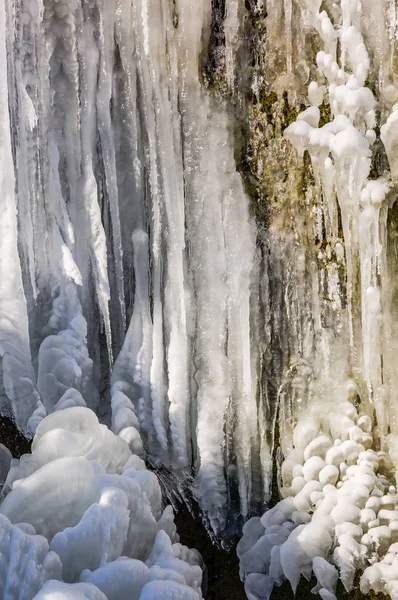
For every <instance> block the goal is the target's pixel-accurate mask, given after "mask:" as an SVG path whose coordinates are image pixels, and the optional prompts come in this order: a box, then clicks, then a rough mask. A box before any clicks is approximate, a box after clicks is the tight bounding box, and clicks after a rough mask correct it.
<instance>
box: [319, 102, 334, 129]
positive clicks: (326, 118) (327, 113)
mask: <svg viewBox="0 0 398 600" xmlns="http://www.w3.org/2000/svg"><path fill="white" fill-rule="evenodd" d="M319 112H320V113H321V117H320V119H319V127H323V126H324V125H326V123H330V121H331V120H332V111H331V108H330V104H327V103H326V102H322V104H321V105H320V106H319Z"/></svg>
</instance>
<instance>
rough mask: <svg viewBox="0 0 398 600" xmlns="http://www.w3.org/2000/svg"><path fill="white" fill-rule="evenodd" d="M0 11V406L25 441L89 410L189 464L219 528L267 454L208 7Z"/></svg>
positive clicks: (247, 248)
mask: <svg viewBox="0 0 398 600" xmlns="http://www.w3.org/2000/svg"><path fill="white" fill-rule="evenodd" d="M0 4H1V6H0V34H1V40H2V41H1V46H0V55H1V56H0V61H1V63H0V64H1V67H2V73H4V74H5V73H8V77H4V78H3V85H2V87H1V96H0V105H1V107H2V120H1V132H0V133H1V140H0V147H1V150H0V151H1V152H2V161H1V164H2V170H1V181H2V190H3V199H2V203H1V207H2V208H1V210H2V218H1V227H2V230H1V231H0V238H1V242H0V244H1V245H2V246H1V248H0V260H1V264H0V268H1V280H2V282H3V283H2V285H1V289H0V303H1V311H2V313H1V344H0V346H1V347H0V353H1V373H2V377H1V409H2V412H3V413H4V412H8V413H12V414H13V415H14V417H15V419H16V421H17V424H18V426H19V427H20V428H22V429H23V430H25V431H27V432H30V433H34V431H35V427H36V426H37V424H38V423H39V422H40V420H41V419H43V417H44V416H45V415H46V414H50V413H51V412H52V411H53V410H54V409H55V410H58V409H59V408H63V407H66V406H77V405H80V406H84V405H86V406H88V407H89V408H91V409H93V410H97V409H98V410H100V411H102V414H104V418H105V419H106V420H107V422H108V423H109V424H110V425H111V426H112V428H113V431H115V432H116V433H117V434H118V435H120V436H121V437H122V438H123V439H125V440H127V441H128V443H129V445H130V447H131V448H132V449H133V451H134V452H139V453H141V454H142V453H143V448H144V447H145V450H146V452H147V453H148V455H150V459H151V461H152V463H154V464H158V465H161V464H162V465H164V466H165V467H166V468H168V469H170V468H172V469H173V471H174V472H175V475H176V481H177V479H178V480H179V481H180V482H181V487H184V486H185V485H187V484H189V483H190V482H191V480H192V471H194V475H195V485H194V486H193V491H194V493H195V495H196V497H197V499H198V501H199V503H200V504H201V507H202V510H203V513H204V515H205V517H206V519H207V521H208V524H209V525H210V526H211V527H212V528H213V529H214V531H216V532H217V533H221V532H222V531H224V530H225V528H226V526H227V519H228V506H229V497H228V494H229V488H230V487H231V486H234V487H237V488H238V490H239V491H238V494H239V498H240V501H239V503H238V505H237V506H236V508H235V511H234V513H235V515H237V514H239V513H241V514H242V515H243V516H244V517H245V516H246V515H247V514H248V511H249V509H250V504H251V501H252V499H253V498H256V500H257V501H258V500H260V499H261V498H262V497H263V494H264V491H265V490H266V489H267V485H268V484H267V482H266V479H265V478H266V477H267V474H268V465H269V452H268V453H267V451H264V452H263V453H262V456H263V460H262V461H261V465H260V472H261V469H262V476H260V477H258V476H257V473H258V472H259V470H258V468H257V466H258V465H257V458H256V457H257V456H258V454H259V452H258V451H259V448H260V445H261V440H260V435H261V427H262V426H261V425H259V424H258V423H259V419H258V404H257V393H258V389H257V371H256V368H255V365H256V361H257V360H258V351H257V349H256V348H255V347H254V346H253V345H252V344H251V335H252V332H253V329H254V328H255V319H254V317H253V313H252V306H253V302H255V298H256V296H257V294H256V285H257V284H256V278H257V270H256V249H255V228H254V224H253V221H252V219H251V217H250V215H249V200H248V198H247V196H246V194H245V193H244V190H243V184H242V181H241V177H240V175H239V174H238V173H237V169H236V164H235V160H234V135H233V121H232V119H231V118H230V116H229V114H228V111H227V110H225V106H223V104H222V103H221V102H219V101H217V99H216V98H215V97H213V95H212V94H211V93H210V92H209V91H208V90H206V87H205V86H204V85H203V84H202V81H201V77H202V76H201V62H200V61H201V55H202V51H203V49H204V48H205V47H206V46H207V44H208V41H209V37H210V23H211V15H212V2H211V0H205V1H204V2H200V3H194V2H192V1H191V0H179V2H178V3H170V2H169V1H168V0H162V1H161V2H160V3H157V2H148V1H147V0H137V1H134V2H128V1H126V0H106V1H105V0H73V1H69V0H59V1H57V2H53V1H52V0H44V1H42V0H33V1H32V0H2V1H1V2H0ZM238 25H239V15H238V13H237V12H235V13H234V12H231V14H230V19H229V31H230V37H231V44H233V41H234V43H235V44H236V43H237V38H236V36H237V33H236V32H237V30H238ZM234 31H235V34H234V33H233V32H234ZM234 36H235V37H234ZM230 52H231V53H232V55H233V52H232V45H231V46H230ZM231 60H232V57H231ZM231 64H232V63H231ZM231 68H232V67H231ZM257 283H258V282H257ZM83 317H84V318H83ZM232 381H233V382H234V385H232V383H231V382H232ZM110 400H111V406H112V414H107V415H105V412H106V407H107V406H109V401H110ZM238 416H239V418H237V417H238ZM230 440H233V441H232V443H231V442H230ZM227 467H228V469H227ZM254 473H256V475H255V477H253V474H254ZM263 477H264V478H263ZM232 517H233V515H232Z"/></svg>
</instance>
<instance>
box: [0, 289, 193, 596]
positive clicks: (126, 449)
mask: <svg viewBox="0 0 398 600" xmlns="http://www.w3.org/2000/svg"><path fill="white" fill-rule="evenodd" d="M47 327H48V329H49V330H50V331H53V333H52V334H51V333H49V334H48V335H47V336H46V338H45V340H44V342H43V343H42V344H41V346H40V351H39V357H38V388H39V390H40V397H41V400H42V402H41V401H40V404H39V406H38V408H37V409H36V411H35V412H34V414H33V416H32V417H31V418H30V420H29V428H30V429H31V430H33V429H34V430H35V431H36V433H35V437H34V440H33V444H32V453H31V454H25V455H23V456H22V457H21V459H19V460H16V459H15V460H14V459H13V460H11V454H10V452H9V451H8V450H7V449H6V448H5V447H4V446H2V445H0V485H1V488H2V489H1V498H0V501H1V503H0V544H1V548H2V553H1V557H0V596H1V598H3V599H4V600H32V599H33V598H36V600H39V599H43V600H44V599H45V598H50V597H51V598H52V597H56V598H59V599H65V600H66V599H68V600H70V599H71V598H73V599H76V600H83V599H88V600H123V599H125V600H149V599H151V600H155V599H157V600H163V599H166V598H167V599H170V598H172V599H176V600H177V599H178V600H200V599H201V598H202V592H201V584H202V560H201V558H200V555H198V553H197V552H195V551H193V550H189V549H188V548H186V547H185V546H182V545H181V544H180V543H179V537H178V534H177V531H176V527H175V524H174V515H173V510H172V508H171V506H167V507H165V508H163V506H162V492H161V489H160V486H159V482H158V480H157V477H156V475H155V474H154V473H152V472H150V471H148V470H147V469H146V467H145V463H144V461H143V459H142V457H144V451H143V447H142V443H141V437H140V434H139V432H138V430H137V429H136V428H135V427H134V424H135V425H137V427H139V425H138V423H137V420H136V419H135V420H134V419H132V418H127V415H126V413H128V412H129V411H130V413H131V415H133V410H132V409H129V408H127V407H126V406H125V408H124V410H123V409H122V406H121V402H120V401H119V404H118V406H119V408H118V411H117V414H116V416H115V419H114V423H113V425H114V429H115V430H116V431H117V433H118V435H116V433H113V432H112V431H111V430H110V429H109V428H108V427H107V426H106V425H103V424H100V423H99V421H98V418H97V416H96V415H95V413H94V412H93V411H92V410H90V408H89V407H88V406H87V404H88V402H86V401H85V399H84V398H86V399H90V398H91V400H92V401H93V399H94V400H95V397H93V395H92V366H93V365H92V361H91V360H90V358H89V356H88V351H87V346H86V333H87V325H86V322H85V319H84V317H83V315H82V312H81V307H80V303H79V301H78V298H77V293H76V287H75V285H74V284H73V283H69V284H67V285H66V286H65V288H64V289H63V291H62V293H61V294H60V295H59V296H58V297H57V298H56V299H55V301H54V306H53V311H52V314H51V317H50V320H49V323H48V324H47ZM54 332H58V333H57V334H55V333H54ZM120 393H121V392H120ZM46 413H48V416H45V415H46ZM121 413H123V415H124V416H123V423H124V425H125V426H122V425H121V422H122V415H121Z"/></svg>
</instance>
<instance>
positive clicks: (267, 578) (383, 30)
mask: <svg viewBox="0 0 398 600" xmlns="http://www.w3.org/2000/svg"><path fill="white" fill-rule="evenodd" d="M380 7H381V10H380V12H378V11H376V12H375V13H374V14H372V11H373V9H374V8H375V7H374V5H373V3H371V2H357V1H356V0H353V1H346V0H341V1H340V2H334V3H333V4H332V3H331V2H330V3H329V2H326V3H324V4H322V9H321V2H320V1H315V2H314V1H312V0H306V1H305V2H304V3H303V8H302V11H301V19H302V24H303V27H304V29H305V31H312V32H313V31H314V30H315V31H316V32H317V33H318V36H319V38H317V43H318V41H319V43H320V48H321V49H320V50H319V51H318V53H317V55H316V67H317V68H316V71H315V70H313V71H311V75H312V76H313V77H314V75H315V77H316V79H314V80H312V81H310V82H309V83H308V84H307V86H308V87H307V103H308V104H309V107H308V108H306V109H304V110H303V109H301V111H300V112H299V114H298V116H297V119H296V120H295V121H294V122H293V123H291V124H290V125H289V126H288V127H287V128H286V129H285V131H284V137H285V138H286V139H287V140H288V141H289V142H290V143H291V144H292V145H293V146H294V148H295V149H296V151H297V152H298V154H299V155H300V156H301V157H304V159H305V155H306V156H307V157H308V158H309V160H310V164H311V168H312V171H313V175H314V183H313V186H314V187H313V188H312V190H311V191H312V193H318V194H319V198H320V202H319V204H318V205H316V204H315V206H314V209H313V214H314V221H315V223H314V228H315V233H316V236H315V237H316V238H318V240H322V243H321V244H320V246H321V248H320V249H319V252H318V261H319V263H320V265H321V266H322V268H323V270H324V271H323V273H321V275H320V278H319V279H318V274H319V272H318V274H317V275H316V277H315V278H314V279H313V281H314V282H316V283H315V284H314V285H315V290H316V294H315V295H314V296H313V305H312V306H313V310H314V337H313V338H312V340H311V337H310V328H309V331H307V332H306V334H305V335H306V338H304V340H303V343H302V349H303V348H304V351H305V350H306V348H311V345H312V344H313V346H312V349H311V352H312V355H313V356H315V357H316V356H317V355H318V356H319V357H322V358H321V361H320V362H319V363H318V362H317V360H316V358H315V361H314V364H313V365H311V367H312V369H311V370H312V372H311V371H310V376H309V377H308V376H304V377H300V372H299V368H298V367H297V366H295V371H294V375H293V383H292V384H291V387H290V388H289V387H288V385H287V384H283V385H282V386H281V390H280V395H279V402H280V405H279V411H280V414H282V419H281V421H280V424H281V427H280V442H281V450H282V452H283V456H284V460H283V462H282V464H281V468H280V482H279V483H280V491H281V494H282V498H283V499H282V500H281V501H280V502H279V503H277V504H276V506H274V507H273V508H271V509H270V510H268V511H267V512H265V513H264V514H263V516H262V517H261V518H258V517H255V518H253V519H250V520H249V521H248V522H247V523H246V524H245V526H244V528H243V537H242V539H241V541H240V542H239V545H238V555H239V558H240V569H241V577H242V579H243V580H244V581H245V590H246V593H247V596H248V598H249V599H250V600H260V599H264V598H269V596H270V594H271V591H272V589H273V587H274V586H279V585H281V584H282V582H283V581H286V580H287V581H288V582H289V583H290V585H291V587H292V589H293V592H295V591H296V589H297V586H298V583H299V580H300V578H301V576H303V577H305V578H306V579H308V580H311V578H313V579H314V580H315V581H316V585H315V587H314V588H313V590H312V591H313V593H315V594H319V595H320V596H321V597H322V598H323V599H324V600H326V599H327V600H333V599H335V598H336V595H335V594H336V584H337V581H338V579H339V578H340V579H341V582H342V584H343V585H344V587H345V589H346V590H347V591H350V590H352V588H353V585H354V577H355V575H356V574H358V573H360V574H361V578H360V589H361V591H362V592H363V593H365V594H366V593H368V592H370V591H371V590H373V591H374V592H383V593H384V594H386V595H390V596H391V598H396V597H398V596H397V594H398V584H397V579H396V577H397V574H398V573H397V570H396V569H397V566H396V565H398V562H395V560H396V559H395V556H396V546H397V541H398V537H397V536H398V533H397V531H398V524H397V520H396V519H397V517H398V511H397V508H398V495H397V490H396V483H395V470H396V467H397V454H396V447H397V438H396V435H397V431H396V420H395V408H393V406H395V404H394V398H395V375H394V374H393V373H392V371H393V369H394V367H393V366H392V365H393V362H394V361H393V362H390V360H391V358H392V356H391V351H392V349H393V348H394V343H392V344H390V340H391V338H390V336H391V334H392V331H391V304H390V303H391V294H392V293H393V292H392V291H391V283H390V272H389V268H390V267H389V264H388V260H387V243H388V232H387V217H388V210H389V209H390V208H391V206H392V204H393V201H394V199H395V192H394V189H395V188H394V186H395V184H396V178H397V172H396V171H397V165H396V143H397V127H396V122H397V120H396V115H397V112H396V109H397V105H394V106H392V104H393V102H394V99H396V91H397V90H396V89H395V88H394V86H393V85H391V84H388V77H389V76H390V74H389V73H388V64H384V63H383V60H385V58H386V56H388V51H389V47H390V44H392V43H394V41H393V40H394V37H393V36H391V35H390V32H389V31H388V27H387V25H388V19H390V18H391V19H392V23H393V25H394V27H395V13H394V14H392V13H391V12H389V11H388V10H387V8H388V7H387V3H384V2H381V3H380ZM287 18H288V17H287V15H285V19H287ZM377 19H379V21H377ZM372 61H373V64H372ZM376 65H378V66H379V68H380V71H379V73H378V79H377V84H376V85H373V84H372V83H371V82H370V80H371V78H372V74H373V76H374V73H375V71H374V69H375V68H376ZM308 73H309V71H308ZM384 77H385V78H384ZM391 99H393V101H391ZM325 106H327V107H329V109H330V117H329V118H327V119H326V123H325V121H323V123H321V122H320V121H321V116H322V113H321V111H325ZM323 119H324V117H323ZM378 125H381V128H380V138H378V135H377V126H378ZM381 143H382V144H383V145H384V150H383V149H381ZM384 151H385V153H386V156H387V159H388V163H387V162H386V166H385V169H384V172H383V173H382V174H381V175H379V176H378V177H377V178H375V176H374V173H372V161H374V158H375V155H377V154H380V153H382V152H384ZM379 170H380V169H379ZM314 190H315V192H314ZM391 190H393V193H392V194H391ZM307 198H308V203H309V202H310V201H313V198H311V196H310V195H309V194H308V196H307ZM305 260H306V258H305V256H303V257H302V263H303V264H304V266H303V267H302V272H304V271H305V269H306V268H307V269H308V270H309V271H311V270H312V272H313V273H314V274H315V273H316V271H314V267H313V265H314V262H313V261H312V264H311V266H307V267H306V265H305ZM341 267H343V269H344V272H345V280H344V279H343V278H342V277H341V274H339V270H340V269H341ZM313 289H314V288H313ZM320 290H324V293H325V294H327V298H326V299H327V300H328V301H330V303H331V305H330V307H331V310H332V312H333V314H334V317H333V318H334V321H335V322H334V323H333V324H331V322H330V315H329V316H328V310H327V309H325V308H324V306H323V305H322V304H323V303H322V301H321V298H320V296H319V291H320ZM311 326H312V325H311ZM314 349H315V353H314ZM302 351H303V350H302ZM292 369H293V367H292ZM304 375H306V374H304ZM289 392H290V393H289ZM345 398H346V399H345Z"/></svg>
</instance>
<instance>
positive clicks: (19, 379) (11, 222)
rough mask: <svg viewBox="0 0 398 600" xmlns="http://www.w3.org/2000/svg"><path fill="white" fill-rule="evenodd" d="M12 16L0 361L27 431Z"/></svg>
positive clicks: (0, 245) (29, 381)
mask: <svg viewBox="0 0 398 600" xmlns="http://www.w3.org/2000/svg"><path fill="white" fill-rule="evenodd" d="M5 38H6V13H5V3H4V0H2V1H1V2H0V70H1V73H2V74H3V76H2V80H1V84H0V115H1V119H0V165H1V169H0V190H1V195H0V213H1V214H0V282H1V283H0V321H1V335H0V356H1V358H2V370H3V384H4V388H5V393H6V395H7V396H8V398H9V400H10V402H11V406H12V410H13V412H14V415H15V419H16V422H17V424H18V425H19V427H21V428H23V429H25V428H26V425H27V421H28V418H29V417H30V415H31V414H32V412H33V411H34V410H35V408H36V406H37V403H38V401H39V396H38V394H37V391H36V389H35V378H34V374H33V369H32V366H31V357H30V348H29V333H28V317H27V311H26V301H25V295H24V290H23V287H22V277H21V265H20V261H19V256H18V241H17V219H16V207H15V196H14V188H15V179H14V164H13V160H12V154H11V136H10V115H9V110H8V87H7V54H6V46H5Z"/></svg>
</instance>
